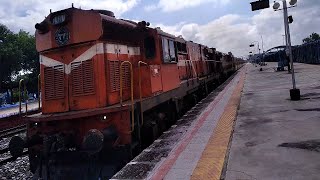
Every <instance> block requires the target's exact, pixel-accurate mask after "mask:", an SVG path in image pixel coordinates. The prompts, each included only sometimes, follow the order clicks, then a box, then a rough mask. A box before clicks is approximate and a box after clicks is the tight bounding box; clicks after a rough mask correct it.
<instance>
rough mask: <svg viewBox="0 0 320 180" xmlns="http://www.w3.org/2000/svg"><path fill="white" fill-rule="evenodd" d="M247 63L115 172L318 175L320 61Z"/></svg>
mask: <svg viewBox="0 0 320 180" xmlns="http://www.w3.org/2000/svg"><path fill="white" fill-rule="evenodd" d="M276 66H277V64H276V63H269V64H268V66H263V71H260V66H259V67H255V66H254V65H252V64H247V65H245V66H244V67H243V68H242V69H240V70H239V71H238V73H237V74H236V75H235V76H234V77H232V78H230V79H229V80H228V81H227V82H225V83H224V84H223V85H222V86H221V87H220V88H221V89H220V90H217V91H214V92H212V93H211V94H210V95H209V96H208V97H207V98H205V99H204V100H202V101H201V102H199V104H197V105H196V106H195V107H194V108H193V109H191V110H190V111H189V112H187V113H186V115H184V117H182V118H181V119H180V120H178V122H177V124H176V125H173V126H172V127H171V128H170V129H169V130H168V131H167V132H165V133H164V134H163V135H162V136H160V138H159V139H158V140H156V141H155V142H154V143H153V144H152V145H151V146H149V147H148V148H147V149H145V150H144V151H143V152H142V153H141V154H140V155H138V156H137V157H136V158H134V159H133V160H132V161H131V162H130V163H128V164H127V165H126V166H125V167H124V168H123V169H122V170H120V171H119V172H118V173H117V174H115V175H114V176H113V177H112V179H114V180H116V179H152V180H158V179H159V180H160V179H168V180H171V179H172V180H175V179H177V180H182V179H201V180H202V179H227V180H236V179H241V180H243V179H246V180H247V179H248V180H249V179H259V180H260V179H263V180H264V179H267V180H269V179H270V180H271V179H281V180H282V179H317V178H318V177H320V169H319V167H320V156H319V152H320V133H319V131H318V127H319V125H320V108H319V107H320V101H319V99H320V73H319V68H320V66H316V65H307V64H295V67H296V73H297V74H296V77H297V84H298V88H300V90H301V94H302V100H301V101H291V100H290V95H289V89H290V88H291V87H292V84H291V74H288V73H287V72H275V68H276Z"/></svg>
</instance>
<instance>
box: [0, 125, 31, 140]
mask: <svg viewBox="0 0 320 180" xmlns="http://www.w3.org/2000/svg"><path fill="white" fill-rule="evenodd" d="M26 130H27V126H26V125H20V126H16V127H13V128H9V129H5V130H2V131H0V139H3V138H7V137H10V136H14V135H16V134H19V133H23V132H26Z"/></svg>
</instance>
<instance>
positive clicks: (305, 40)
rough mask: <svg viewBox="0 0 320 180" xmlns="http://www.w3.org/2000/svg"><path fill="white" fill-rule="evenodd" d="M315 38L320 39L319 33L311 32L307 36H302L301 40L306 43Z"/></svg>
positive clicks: (315, 39)
mask: <svg viewBox="0 0 320 180" xmlns="http://www.w3.org/2000/svg"><path fill="white" fill-rule="evenodd" d="M317 40H320V35H319V34H318V33H312V34H311V35H310V36H309V37H307V38H304V39H303V40H302V42H303V43H304V44H306V43H310V42H313V41H317Z"/></svg>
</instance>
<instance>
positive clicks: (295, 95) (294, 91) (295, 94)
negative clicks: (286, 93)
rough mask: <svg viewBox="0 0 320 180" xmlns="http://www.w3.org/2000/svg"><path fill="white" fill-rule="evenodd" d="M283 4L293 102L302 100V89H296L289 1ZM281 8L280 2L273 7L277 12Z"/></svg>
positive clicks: (292, 3) (295, 1) (293, 2)
mask: <svg viewBox="0 0 320 180" xmlns="http://www.w3.org/2000/svg"><path fill="white" fill-rule="evenodd" d="M289 3H290V5H291V7H293V6H294V5H295V4H296V3H297V0H290V2H289ZM282 4H283V19H284V30H285V37H286V38H285V39H286V54H287V55H288V56H289V59H290V64H291V75H292V87H293V88H292V89H290V97H291V100H295V101H296V100H300V89H297V87H296V77H295V72H294V66H293V56H292V46H291V37H290V27H289V19H288V6H287V1H286V0H282ZM279 7H280V4H279V3H278V2H275V3H274V5H273V9H274V10H275V11H277V10H278V9H279Z"/></svg>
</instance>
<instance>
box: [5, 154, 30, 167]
mask: <svg viewBox="0 0 320 180" xmlns="http://www.w3.org/2000/svg"><path fill="white" fill-rule="evenodd" d="M26 155H28V151H27V150H26V151H24V152H23V154H22V156H21V157H23V156H26ZM16 159H17V158H15V157H12V156H10V157H7V158H3V159H2V160H0V166H2V165H4V164H6V163H8V162H12V161H15V160H16Z"/></svg>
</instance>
